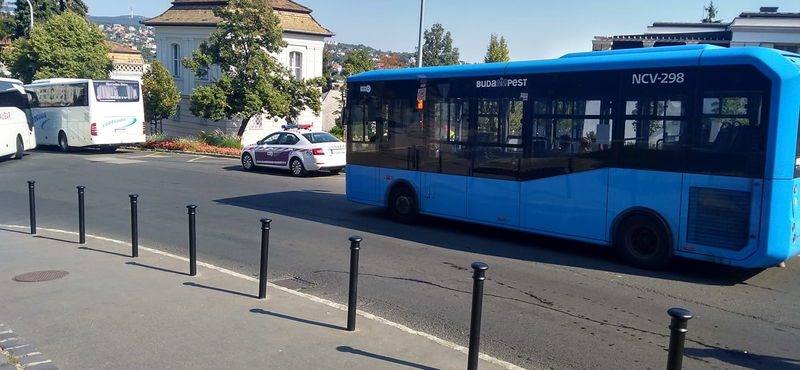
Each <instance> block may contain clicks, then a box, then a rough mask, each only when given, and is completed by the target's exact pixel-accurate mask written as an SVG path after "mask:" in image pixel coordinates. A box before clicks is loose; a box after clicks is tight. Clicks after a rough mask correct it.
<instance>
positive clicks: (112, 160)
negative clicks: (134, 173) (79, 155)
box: [83, 156, 144, 164]
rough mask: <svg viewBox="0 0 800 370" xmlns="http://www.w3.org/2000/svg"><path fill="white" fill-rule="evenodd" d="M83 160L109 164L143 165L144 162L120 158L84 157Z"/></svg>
mask: <svg viewBox="0 0 800 370" xmlns="http://www.w3.org/2000/svg"><path fill="white" fill-rule="evenodd" d="M83 158H84V159H85V160H87V161H90V162H102V163H111V164H133V163H144V161H138V160H135V159H125V158H121V157H112V156H107V157H96V156H86V157H83Z"/></svg>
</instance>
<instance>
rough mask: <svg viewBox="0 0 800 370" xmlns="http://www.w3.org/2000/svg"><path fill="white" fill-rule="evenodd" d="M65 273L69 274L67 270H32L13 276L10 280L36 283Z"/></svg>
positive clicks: (62, 275)
mask: <svg viewBox="0 0 800 370" xmlns="http://www.w3.org/2000/svg"><path fill="white" fill-rule="evenodd" d="M67 275H69V272H66V271H60V270H47V271H34V272H28V273H26V274H22V275H17V276H14V278H13V279H12V280H14V281H19V282H22V283H38V282H40V281H48V280H55V279H60V278H62V277H64V276H67Z"/></svg>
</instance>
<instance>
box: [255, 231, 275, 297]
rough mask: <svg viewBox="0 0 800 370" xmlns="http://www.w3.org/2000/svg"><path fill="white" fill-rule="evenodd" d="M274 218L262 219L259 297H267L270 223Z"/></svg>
mask: <svg viewBox="0 0 800 370" xmlns="http://www.w3.org/2000/svg"><path fill="white" fill-rule="evenodd" d="M271 223H272V220H270V219H268V218H262V219H261V274H260V275H259V279H258V299H264V298H267V262H268V259H269V225H270V224H271Z"/></svg>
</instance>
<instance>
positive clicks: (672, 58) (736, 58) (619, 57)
mask: <svg viewBox="0 0 800 370" xmlns="http://www.w3.org/2000/svg"><path fill="white" fill-rule="evenodd" d="M792 58H795V59H796V58H798V57H795V56H793V54H789V53H786V52H782V51H779V50H775V49H769V48H762V47H741V48H723V47H719V46H713V45H683V46H664V47H656V48H642V49H624V50H609V51H592V52H579V53H570V54H566V55H564V56H562V57H561V58H558V59H546V60H532V61H520V62H505V63H489V64H472V65H457V66H440V67H423V68H406V69H388V70H375V71H369V72H364V73H359V74H357V75H354V76H350V77H348V78H347V81H348V82H369V81H389V80H413V79H426V78H452V77H478V76H492V75H515V74H529V73H554V72H579V71H597V70H615V69H626V68H637V69H638V68H659V67H660V68H669V67H685V66H698V65H701V66H702V65H726V64H728V65H729V64H752V65H755V66H756V67H757V68H759V69H760V70H761V71H762V72H764V73H765V74H768V75H770V76H771V77H775V76H776V75H782V76H783V77H791V76H794V75H796V74H798V73H800V69H799V68H796V67H797V65H795V64H794V63H792V62H791V61H790V59H792Z"/></svg>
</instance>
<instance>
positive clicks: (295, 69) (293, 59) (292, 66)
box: [289, 51, 303, 79]
mask: <svg viewBox="0 0 800 370" xmlns="http://www.w3.org/2000/svg"><path fill="white" fill-rule="evenodd" d="M289 70H290V71H291V72H292V75H293V76H294V77H295V78H297V79H302V78H303V53H301V52H299V51H293V52H291V53H289Z"/></svg>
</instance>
